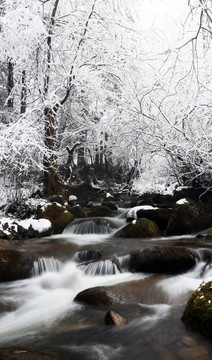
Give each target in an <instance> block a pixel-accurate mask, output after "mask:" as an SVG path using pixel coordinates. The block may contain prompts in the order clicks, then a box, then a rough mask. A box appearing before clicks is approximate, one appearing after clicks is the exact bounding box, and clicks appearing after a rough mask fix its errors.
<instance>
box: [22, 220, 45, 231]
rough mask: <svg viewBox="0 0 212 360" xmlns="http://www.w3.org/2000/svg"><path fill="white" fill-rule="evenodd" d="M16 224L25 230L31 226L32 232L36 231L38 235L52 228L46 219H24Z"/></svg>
mask: <svg viewBox="0 0 212 360" xmlns="http://www.w3.org/2000/svg"><path fill="white" fill-rule="evenodd" d="M18 223H19V225H21V226H23V228H24V229H26V230H28V229H29V228H30V226H31V227H32V229H33V230H35V231H38V232H39V233H42V232H43V231H47V230H49V229H50V228H51V226H52V224H51V222H50V221H49V220H47V219H39V220H36V219H25V220H20V221H19V222H18Z"/></svg>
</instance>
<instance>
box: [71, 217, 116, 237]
mask: <svg viewBox="0 0 212 360" xmlns="http://www.w3.org/2000/svg"><path fill="white" fill-rule="evenodd" d="M113 230H114V229H113V227H112V225H111V223H110V222H108V221H107V220H106V219H99V218H97V219H86V220H80V221H78V222H77V223H75V224H74V223H73V224H71V225H70V226H68V228H67V229H66V230H65V231H64V232H65V233H67V232H71V233H73V234H77V235H79V234H81V235H84V234H102V235H105V234H111V233H112V232H113Z"/></svg>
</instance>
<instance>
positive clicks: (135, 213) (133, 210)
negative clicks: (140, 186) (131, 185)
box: [127, 205, 158, 219]
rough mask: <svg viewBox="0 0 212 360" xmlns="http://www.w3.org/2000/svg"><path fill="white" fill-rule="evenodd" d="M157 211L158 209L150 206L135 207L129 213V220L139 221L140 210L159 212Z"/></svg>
mask: <svg viewBox="0 0 212 360" xmlns="http://www.w3.org/2000/svg"><path fill="white" fill-rule="evenodd" d="M157 209H158V207H154V206H150V205H141V206H135V207H133V208H132V209H130V210H129V211H128V213H127V218H132V219H137V211H139V210H157Z"/></svg>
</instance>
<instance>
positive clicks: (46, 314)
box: [0, 262, 146, 345]
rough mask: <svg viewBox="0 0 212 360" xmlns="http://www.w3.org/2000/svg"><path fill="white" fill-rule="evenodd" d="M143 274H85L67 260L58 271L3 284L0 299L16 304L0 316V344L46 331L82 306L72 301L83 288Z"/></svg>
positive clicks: (137, 277)
mask: <svg viewBox="0 0 212 360" xmlns="http://www.w3.org/2000/svg"><path fill="white" fill-rule="evenodd" d="M145 277H146V275H144V274H131V273H124V274H120V273H118V274H114V275H106V276H104V277H101V276H98V277H93V276H88V275H85V274H84V272H83V271H82V270H80V269H79V268H78V267H77V265H76V264H75V263H74V262H68V263H67V264H65V265H63V266H62V268H61V269H60V271H58V272H54V271H50V272H45V273H43V274H41V275H40V276H37V277H32V278H30V279H27V280H21V281H16V282H14V283H10V284H9V285H2V286H1V289H0V290H1V294H2V295H1V296H0V300H1V301H2V302H6V303H7V304H11V305H16V306H17V305H18V307H17V309H16V310H14V311H12V312H10V313H6V314H4V315H3V316H1V318H0V344H1V345H2V344H6V343H7V342H11V340H13V339H14V340H16V339H19V338H21V337H23V336H24V337H26V338H27V337H30V336H33V335H35V334H37V333H38V334H40V333H42V331H44V330H45V331H47V330H48V329H50V328H51V327H53V326H54V325H55V323H57V322H58V321H61V320H62V319H63V318H65V316H66V315H67V314H69V315H70V313H71V312H73V311H75V310H76V308H79V307H80V306H81V305H79V304H77V303H75V302H74V301H73V300H74V298H75V296H76V295H77V294H78V293H79V292H80V291H82V290H84V289H86V288H89V287H93V286H99V285H113V284H116V283H119V282H124V281H131V280H137V279H142V278H145Z"/></svg>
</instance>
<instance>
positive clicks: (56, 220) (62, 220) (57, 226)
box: [37, 203, 74, 234]
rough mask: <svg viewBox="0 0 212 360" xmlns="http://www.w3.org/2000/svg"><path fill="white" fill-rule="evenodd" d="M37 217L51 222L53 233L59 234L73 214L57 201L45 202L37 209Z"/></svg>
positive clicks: (72, 217)
mask: <svg viewBox="0 0 212 360" xmlns="http://www.w3.org/2000/svg"><path fill="white" fill-rule="evenodd" d="M37 217H38V219H40V218H44V219H47V220H49V221H50V222H51V223H52V226H53V229H54V234H60V233H62V232H63V230H64V229H65V227H66V226H67V225H68V224H69V223H70V222H71V221H72V220H73V219H74V216H73V215H72V214H71V213H70V212H69V211H67V210H66V208H65V207H63V206H61V205H60V204H58V203H52V204H47V205H45V206H44V207H42V208H41V207H40V208H39V209H38V210H37Z"/></svg>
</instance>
